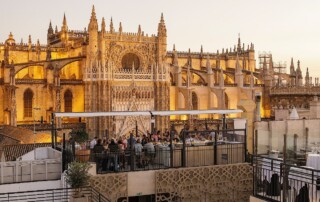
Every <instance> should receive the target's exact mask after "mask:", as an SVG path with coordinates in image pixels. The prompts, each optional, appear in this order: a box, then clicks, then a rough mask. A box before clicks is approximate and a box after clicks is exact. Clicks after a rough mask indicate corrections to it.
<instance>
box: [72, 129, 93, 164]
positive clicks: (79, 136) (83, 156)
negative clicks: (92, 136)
mask: <svg viewBox="0 0 320 202" xmlns="http://www.w3.org/2000/svg"><path fill="white" fill-rule="evenodd" d="M70 136H71V137H72V139H73V140H74V141H75V142H76V143H78V144H79V145H80V149H79V150H77V151H76V160H77V161H80V162H87V161H89V157H90V150H87V149H86V144H85V143H86V142H87V140H88V139H89V134H88V133H87V132H86V131H85V130H84V129H80V130H74V129H72V131H71V132H70Z"/></svg>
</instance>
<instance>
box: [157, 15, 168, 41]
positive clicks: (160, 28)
mask: <svg viewBox="0 0 320 202" xmlns="http://www.w3.org/2000/svg"><path fill="white" fill-rule="evenodd" d="M158 36H159V37H166V36H167V28H166V25H165V23H164V18H163V13H161V19H160V22H159V24H158Z"/></svg>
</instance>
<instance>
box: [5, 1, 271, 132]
mask: <svg viewBox="0 0 320 202" xmlns="http://www.w3.org/2000/svg"><path fill="white" fill-rule="evenodd" d="M0 61H1V67H0V97H1V98H3V99H1V101H0V124H5V125H12V126H17V125H20V124H32V123H33V121H34V120H40V119H41V120H43V121H44V122H45V123H50V121H51V118H52V117H51V113H52V112H83V111H85V112H98V111H149V110H150V111H151V110H183V109H184V110H192V109H235V108H239V107H238V104H239V102H240V100H253V101H254V100H255V95H256V94H257V93H259V92H260V93H263V95H264V94H267V95H268V93H269V90H268V89H269V88H271V86H270V85H271V83H272V81H270V78H269V77H268V75H269V76H270V74H269V72H268V71H266V72H264V71H263V70H261V69H257V68H256V59H255V50H254V45H253V44H252V43H251V44H249V45H245V44H242V43H241V41H240V37H239V38H238V41H237V43H236V45H235V46H234V47H231V48H229V47H228V48H224V49H222V50H220V51H217V52H204V51H203V48H202V46H201V48H200V51H199V52H191V50H190V49H189V50H188V51H186V52H182V51H178V50H177V49H176V48H175V47H173V50H172V51H168V47H167V30H166V24H165V20H164V17H163V15H161V18H160V22H159V23H158V30H157V34H152V35H148V34H146V33H144V31H142V28H141V26H140V25H139V26H138V30H137V32H135V33H128V32H124V31H123V28H122V25H121V23H120V25H119V26H118V29H117V30H116V29H115V26H114V25H113V21H112V19H111V21H110V24H109V26H108V28H107V26H106V23H105V20H104V18H103V19H102V20H101V23H98V20H97V18H96V13H95V9H94V7H93V8H92V12H91V18H90V21H89V25H88V28H87V29H84V30H82V31H76V30H71V29H69V27H68V24H67V19H66V17H65V16H64V17H63V23H62V26H61V28H60V29H58V27H57V26H56V27H55V28H53V26H52V24H51V23H50V24H49V28H48V32H47V44H46V45H41V44H40V42H39V41H37V43H36V44H33V43H32V37H31V36H29V40H28V43H24V42H23V41H21V42H17V41H16V40H15V39H14V36H13V34H11V33H10V35H9V37H8V39H7V40H6V41H5V42H4V43H2V44H0ZM271 80H272V78H271ZM268 82H269V83H268ZM269 84H270V85H269ZM264 86H267V87H266V88H267V90H266V89H265V88H264ZM268 103H270V100H268V97H266V99H264V100H263V105H262V106H261V108H262V110H261V112H262V116H265V117H268V116H270V114H271V113H270V109H271V107H270V104H268ZM268 110H269V111H268ZM237 116H240V115H232V116H230V117H237ZM187 118H188V117H185V116H173V117H171V120H185V119H187ZM193 118H198V119H201V118H212V115H201V116H198V117H193ZM78 121H80V120H79V119H76V120H74V119H71V118H69V119H66V118H64V119H61V120H59V121H58V124H61V123H67V122H78ZM81 121H85V122H86V129H87V130H88V132H89V133H90V134H91V135H92V136H93V135H96V136H101V135H103V134H104V133H105V131H108V132H109V134H111V135H114V136H119V135H127V134H128V133H129V132H130V131H132V130H133V129H135V127H136V125H138V129H139V131H140V132H146V131H147V130H149V131H150V130H151V126H150V121H151V120H150V117H143V116H139V117H97V118H87V119H86V120H84V119H82V120H81ZM169 127H170V118H169V117H155V128H156V129H159V130H162V131H164V130H165V129H167V128H169Z"/></svg>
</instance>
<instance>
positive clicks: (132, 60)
mask: <svg viewBox="0 0 320 202" xmlns="http://www.w3.org/2000/svg"><path fill="white" fill-rule="evenodd" d="M121 63H122V67H123V68H124V69H132V66H134V68H135V69H139V67H140V60H139V57H138V56H137V55H136V54H134V53H127V54H125V55H124V56H123V58H122V61H121Z"/></svg>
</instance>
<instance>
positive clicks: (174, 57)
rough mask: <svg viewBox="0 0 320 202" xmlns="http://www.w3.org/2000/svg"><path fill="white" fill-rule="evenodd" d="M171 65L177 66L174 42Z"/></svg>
mask: <svg viewBox="0 0 320 202" xmlns="http://www.w3.org/2000/svg"><path fill="white" fill-rule="evenodd" d="M172 63H173V66H175V67H178V66H179V63H178V54H177V51H176V46H175V44H173V61H172Z"/></svg>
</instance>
